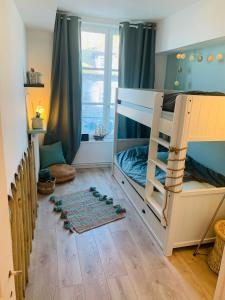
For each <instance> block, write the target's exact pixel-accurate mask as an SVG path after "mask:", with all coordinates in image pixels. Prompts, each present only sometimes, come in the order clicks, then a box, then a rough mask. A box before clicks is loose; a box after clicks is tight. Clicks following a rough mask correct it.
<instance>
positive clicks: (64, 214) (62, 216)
mask: <svg viewBox="0 0 225 300" xmlns="http://www.w3.org/2000/svg"><path fill="white" fill-rule="evenodd" d="M67 214H68V213H67V211H62V213H61V219H66V218H67Z"/></svg>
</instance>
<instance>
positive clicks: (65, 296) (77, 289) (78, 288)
mask: <svg viewBox="0 0 225 300" xmlns="http://www.w3.org/2000/svg"><path fill="white" fill-rule="evenodd" d="M53 300H85V295H84V289H83V286H82V285H81V284H79V285H74V286H67V287H61V288H59V287H58V288H56V291H55V295H54V299H53Z"/></svg>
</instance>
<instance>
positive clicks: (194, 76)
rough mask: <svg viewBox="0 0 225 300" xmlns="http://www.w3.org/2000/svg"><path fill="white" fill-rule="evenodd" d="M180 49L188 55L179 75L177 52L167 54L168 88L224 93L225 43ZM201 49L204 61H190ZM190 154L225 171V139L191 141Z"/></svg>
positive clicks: (208, 165)
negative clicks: (209, 60)
mask: <svg viewBox="0 0 225 300" xmlns="http://www.w3.org/2000/svg"><path fill="white" fill-rule="evenodd" d="M178 52H179V51H178ZM181 52H182V53H185V54H186V58H185V59H184V60H182V61H181V68H182V72H180V73H178V76H177V69H178V65H179V61H178V60H177V59H176V53H173V54H169V55H168V57H167V68H166V76H165V89H169V90H184V91H188V90H202V91H219V92H224V93H225V43H223V44H218V45H213V46H208V47H203V48H198V49H196V48H195V49H190V50H188V51H184V52H183V51H181ZM199 53H200V54H201V55H202V56H203V58H204V59H203V61H202V62H201V63H199V62H197V60H195V61H194V62H190V61H189V56H190V55H191V54H194V55H195V56H197V55H198V54H199ZM218 53H222V54H223V56H224V59H223V61H217V60H216V56H217V54H218ZM211 54H212V55H214V57H215V59H214V61H213V62H211V63H209V62H207V57H208V55H211ZM176 76H177V79H178V80H179V82H180V85H179V86H178V87H175V86H174V81H175V80H176ZM224 118H225V112H224ZM188 154H189V155H190V156H191V157H193V158H194V159H196V160H197V161H199V162H200V163H201V164H203V165H205V166H206V167H209V168H211V169H213V170H214V171H216V172H218V173H221V174H223V175H225V142H210V143H209V142H201V143H198V142H195V143H189V147H188Z"/></svg>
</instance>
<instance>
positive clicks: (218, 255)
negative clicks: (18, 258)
mask: <svg viewBox="0 0 225 300" xmlns="http://www.w3.org/2000/svg"><path fill="white" fill-rule="evenodd" d="M214 230H215V233H216V241H215V244H214V246H213V249H212V251H211V252H210V253H209V256H208V260H207V262H208V265H209V267H210V269H211V270H212V271H213V272H215V273H216V274H218V273H219V270H220V264H221V260H222V255H223V250H224V245H225V220H220V221H217V222H216V224H215V225H214Z"/></svg>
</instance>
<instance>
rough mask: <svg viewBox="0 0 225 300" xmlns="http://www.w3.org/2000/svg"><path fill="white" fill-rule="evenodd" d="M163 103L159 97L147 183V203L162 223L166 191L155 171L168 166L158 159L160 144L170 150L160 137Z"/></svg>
mask: <svg viewBox="0 0 225 300" xmlns="http://www.w3.org/2000/svg"><path fill="white" fill-rule="evenodd" d="M162 103H163V96H162V95H159V97H158V99H156V101H155V104H154V109H153V119H152V127H151V136H150V142H149V155H148V170H147V181H146V189H145V201H146V203H147V204H148V206H150V208H151V209H152V211H153V212H154V214H155V215H156V216H157V217H158V219H159V220H160V221H161V220H162V204H163V198H164V195H165V190H164V186H163V185H162V184H161V183H160V182H159V181H158V180H157V179H156V178H155V171H156V167H159V168H160V169H162V170H163V171H164V172H166V170H167V165H166V164H164V163H163V162H162V161H160V160H158V159H157V152H158V145H159V144H160V145H162V146H164V147H166V148H169V143H168V142H167V141H165V140H163V139H162V138H160V137H159V134H160V132H159V127H160V118H161V114H162ZM155 189H157V190H158V191H159V192H155Z"/></svg>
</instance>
